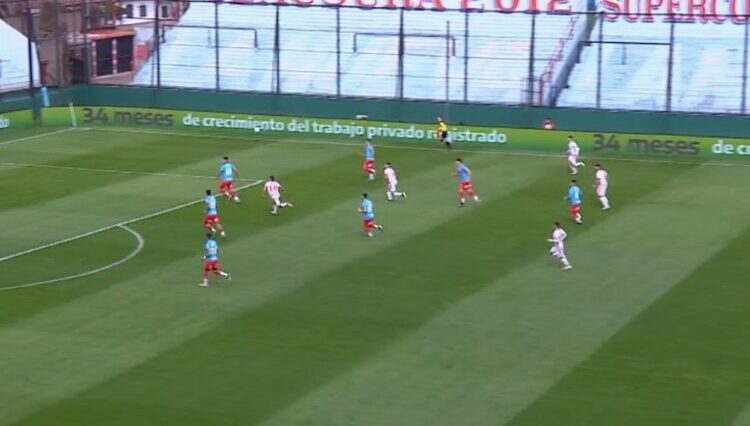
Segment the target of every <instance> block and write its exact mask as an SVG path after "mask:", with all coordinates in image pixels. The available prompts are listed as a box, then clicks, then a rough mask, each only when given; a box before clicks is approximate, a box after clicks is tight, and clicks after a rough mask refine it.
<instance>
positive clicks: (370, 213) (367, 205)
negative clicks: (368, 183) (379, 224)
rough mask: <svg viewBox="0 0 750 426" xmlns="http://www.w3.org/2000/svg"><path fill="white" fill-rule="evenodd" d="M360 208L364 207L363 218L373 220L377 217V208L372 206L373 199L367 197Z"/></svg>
mask: <svg viewBox="0 0 750 426" xmlns="http://www.w3.org/2000/svg"><path fill="white" fill-rule="evenodd" d="M360 208H361V209H362V219H363V220H371V219H374V218H375V209H374V208H373V206H372V201H370V200H368V199H367V198H365V199H363V200H362V204H361V205H360Z"/></svg>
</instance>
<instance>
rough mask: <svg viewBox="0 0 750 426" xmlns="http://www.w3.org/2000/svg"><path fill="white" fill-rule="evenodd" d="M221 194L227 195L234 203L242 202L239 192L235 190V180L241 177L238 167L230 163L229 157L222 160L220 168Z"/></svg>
mask: <svg viewBox="0 0 750 426" xmlns="http://www.w3.org/2000/svg"><path fill="white" fill-rule="evenodd" d="M218 177H219V179H221V182H220V183H219V193H220V194H223V195H226V196H227V198H229V199H230V200H232V201H234V202H235V203H239V202H240V197H238V196H237V190H236V189H235V188H234V179H235V178H237V177H239V172H238V171H237V167H235V166H234V164H232V163H231V162H230V161H229V157H224V158H222V160H221V166H219V174H218Z"/></svg>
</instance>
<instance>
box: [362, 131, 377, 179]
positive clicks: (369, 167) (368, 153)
mask: <svg viewBox="0 0 750 426" xmlns="http://www.w3.org/2000/svg"><path fill="white" fill-rule="evenodd" d="M363 154H364V156H365V160H364V162H363V163H362V170H364V172H365V174H366V175H367V177H368V178H369V179H370V180H375V147H374V146H372V140H370V139H366V140H365V149H364V152H363Z"/></svg>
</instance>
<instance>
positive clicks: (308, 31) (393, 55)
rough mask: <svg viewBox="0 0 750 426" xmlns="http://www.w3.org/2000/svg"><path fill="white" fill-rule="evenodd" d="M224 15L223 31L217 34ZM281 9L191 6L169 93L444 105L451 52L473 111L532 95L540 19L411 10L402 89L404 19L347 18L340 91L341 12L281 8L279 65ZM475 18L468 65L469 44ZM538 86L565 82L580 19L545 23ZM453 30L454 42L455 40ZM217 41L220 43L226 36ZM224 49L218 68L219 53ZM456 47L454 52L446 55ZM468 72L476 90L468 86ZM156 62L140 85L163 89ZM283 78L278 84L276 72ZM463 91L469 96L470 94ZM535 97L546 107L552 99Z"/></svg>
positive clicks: (547, 18) (170, 50) (176, 32)
mask: <svg viewBox="0 0 750 426" xmlns="http://www.w3.org/2000/svg"><path fill="white" fill-rule="evenodd" d="M215 9H217V10H218V22H219V26H220V27H221V28H220V29H219V30H218V31H215V30H214V29H213V28H211V26H213V25H214V22H215V16H214V14H215ZM275 14H276V8H274V7H271V6H263V5H254V6H247V5H239V4H231V3H219V4H214V3H199V2H193V3H191V6H190V8H189V9H188V11H187V12H186V13H185V14H184V15H183V17H182V18H181V19H180V21H179V23H177V25H175V26H174V27H173V28H172V29H171V30H169V31H168V32H167V35H166V39H165V42H164V43H163V44H162V45H161V58H160V63H161V84H162V85H164V86H180V87H196V88H208V89H214V88H217V76H216V69H217V68H218V74H219V75H218V87H219V88H220V89H232V90H251V91H274V90H275V89H276V87H277V86H276V85H277V84H278V88H279V89H280V91H281V92H284V93H309V94H341V95H344V96H369V97H393V96H400V95H401V91H403V96H404V97H406V98H414V99H435V100H444V99H445V96H446V93H445V92H446V84H445V81H446V79H445V72H446V63H445V62H446V51H447V54H448V57H449V60H448V61H449V64H448V69H449V76H450V77H449V82H450V84H449V97H450V99H452V100H467V101H473V102H493V103H494V102H496V103H519V102H521V101H523V100H524V99H526V96H528V95H527V94H528V90H527V85H528V71H529V69H528V58H529V50H530V49H529V46H530V33H531V16H530V15H528V14H499V13H482V14H468V15H467V14H464V13H460V12H433V11H416V10H414V11H408V12H406V13H405V14H404V28H405V30H404V33H405V37H404V39H405V41H404V63H403V75H404V84H403V87H402V88H399V87H398V78H397V76H398V75H399V69H398V66H399V64H398V52H399V45H398V44H399V43H398V32H399V19H400V17H399V15H400V12H399V11H398V10H387V9H375V10H361V9H356V8H341V9H340V18H339V19H340V28H341V37H340V41H339V42H340V51H341V56H340V61H341V64H340V65H341V80H340V86H339V87H337V81H336V80H337V79H336V69H337V63H336V61H337V58H336V54H335V53H336V45H337V39H336V31H335V28H336V19H337V17H336V10H335V9H333V8H298V7H282V8H280V9H279V26H280V28H281V31H280V37H279V50H280V55H279V58H278V64H274V53H273V51H274V46H275V40H274V26H275V19H276V18H275ZM466 16H468V19H469V38H468V40H469V45H468V60H467V61H464V55H465V52H466V51H467V49H466V48H467V46H466V38H465V36H464V30H465V24H466V21H465V19H466ZM537 16H538V17H537V27H536V28H537V33H536V42H535V58H536V60H535V61H534V62H535V72H534V74H535V81H534V84H535V85H537V84H539V83H538V82H539V81H542V82H547V83H548V84H550V85H551V82H553V81H555V80H556V79H559V78H561V77H562V76H563V74H564V73H565V64H566V63H569V62H570V60H571V57H572V49H573V48H575V47H576V46H578V45H579V44H578V41H579V40H580V38H581V37H583V35H584V33H585V20H584V19H579V17H578V16H577V15H572V16H571V15H537ZM447 23H450V36H449V37H447V36H446V35H447V25H448V24H447ZM217 34H218V37H217ZM217 38H218V44H219V46H220V48H219V49H218V50H219V55H218V56H219V61H218V67H217V66H216V64H217V62H216V52H215V50H216V49H214V46H215V45H216V43H217V40H216V39H217ZM446 45H447V47H446ZM465 64H466V66H468V75H469V76H470V78H469V79H468V81H464V70H465V68H464V67H465ZM155 67H156V58H155V57H154V55H152V57H151V58H149V60H148V61H147V62H146V64H145V65H144V66H143V67H142V68H141V69H140V71H139V72H138V74H137V75H136V77H135V79H134V81H133V83H134V84H147V85H151V84H154V83H155V78H156V71H155ZM275 67H278V69H279V76H280V78H279V81H278V82H276V81H275V79H274V74H275V73H274V69H275ZM464 89H466V91H465V92H464ZM539 89H542V93H536V94H535V97H536V96H538V98H539V101H540V102H544V101H546V100H547V99H549V96H551V94H550V92H547V91H544V87H543V86H541V87H539V88H535V91H538V90H539Z"/></svg>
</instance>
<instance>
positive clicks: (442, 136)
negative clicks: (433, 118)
mask: <svg viewBox="0 0 750 426" xmlns="http://www.w3.org/2000/svg"><path fill="white" fill-rule="evenodd" d="M435 136H436V137H437V139H438V140H439V141H440V143H441V144H443V145H445V147H446V148H448V149H451V140H450V138H449V137H448V125H447V124H446V123H445V120H443V116H442V115H438V116H437V132H436V133H435Z"/></svg>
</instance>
